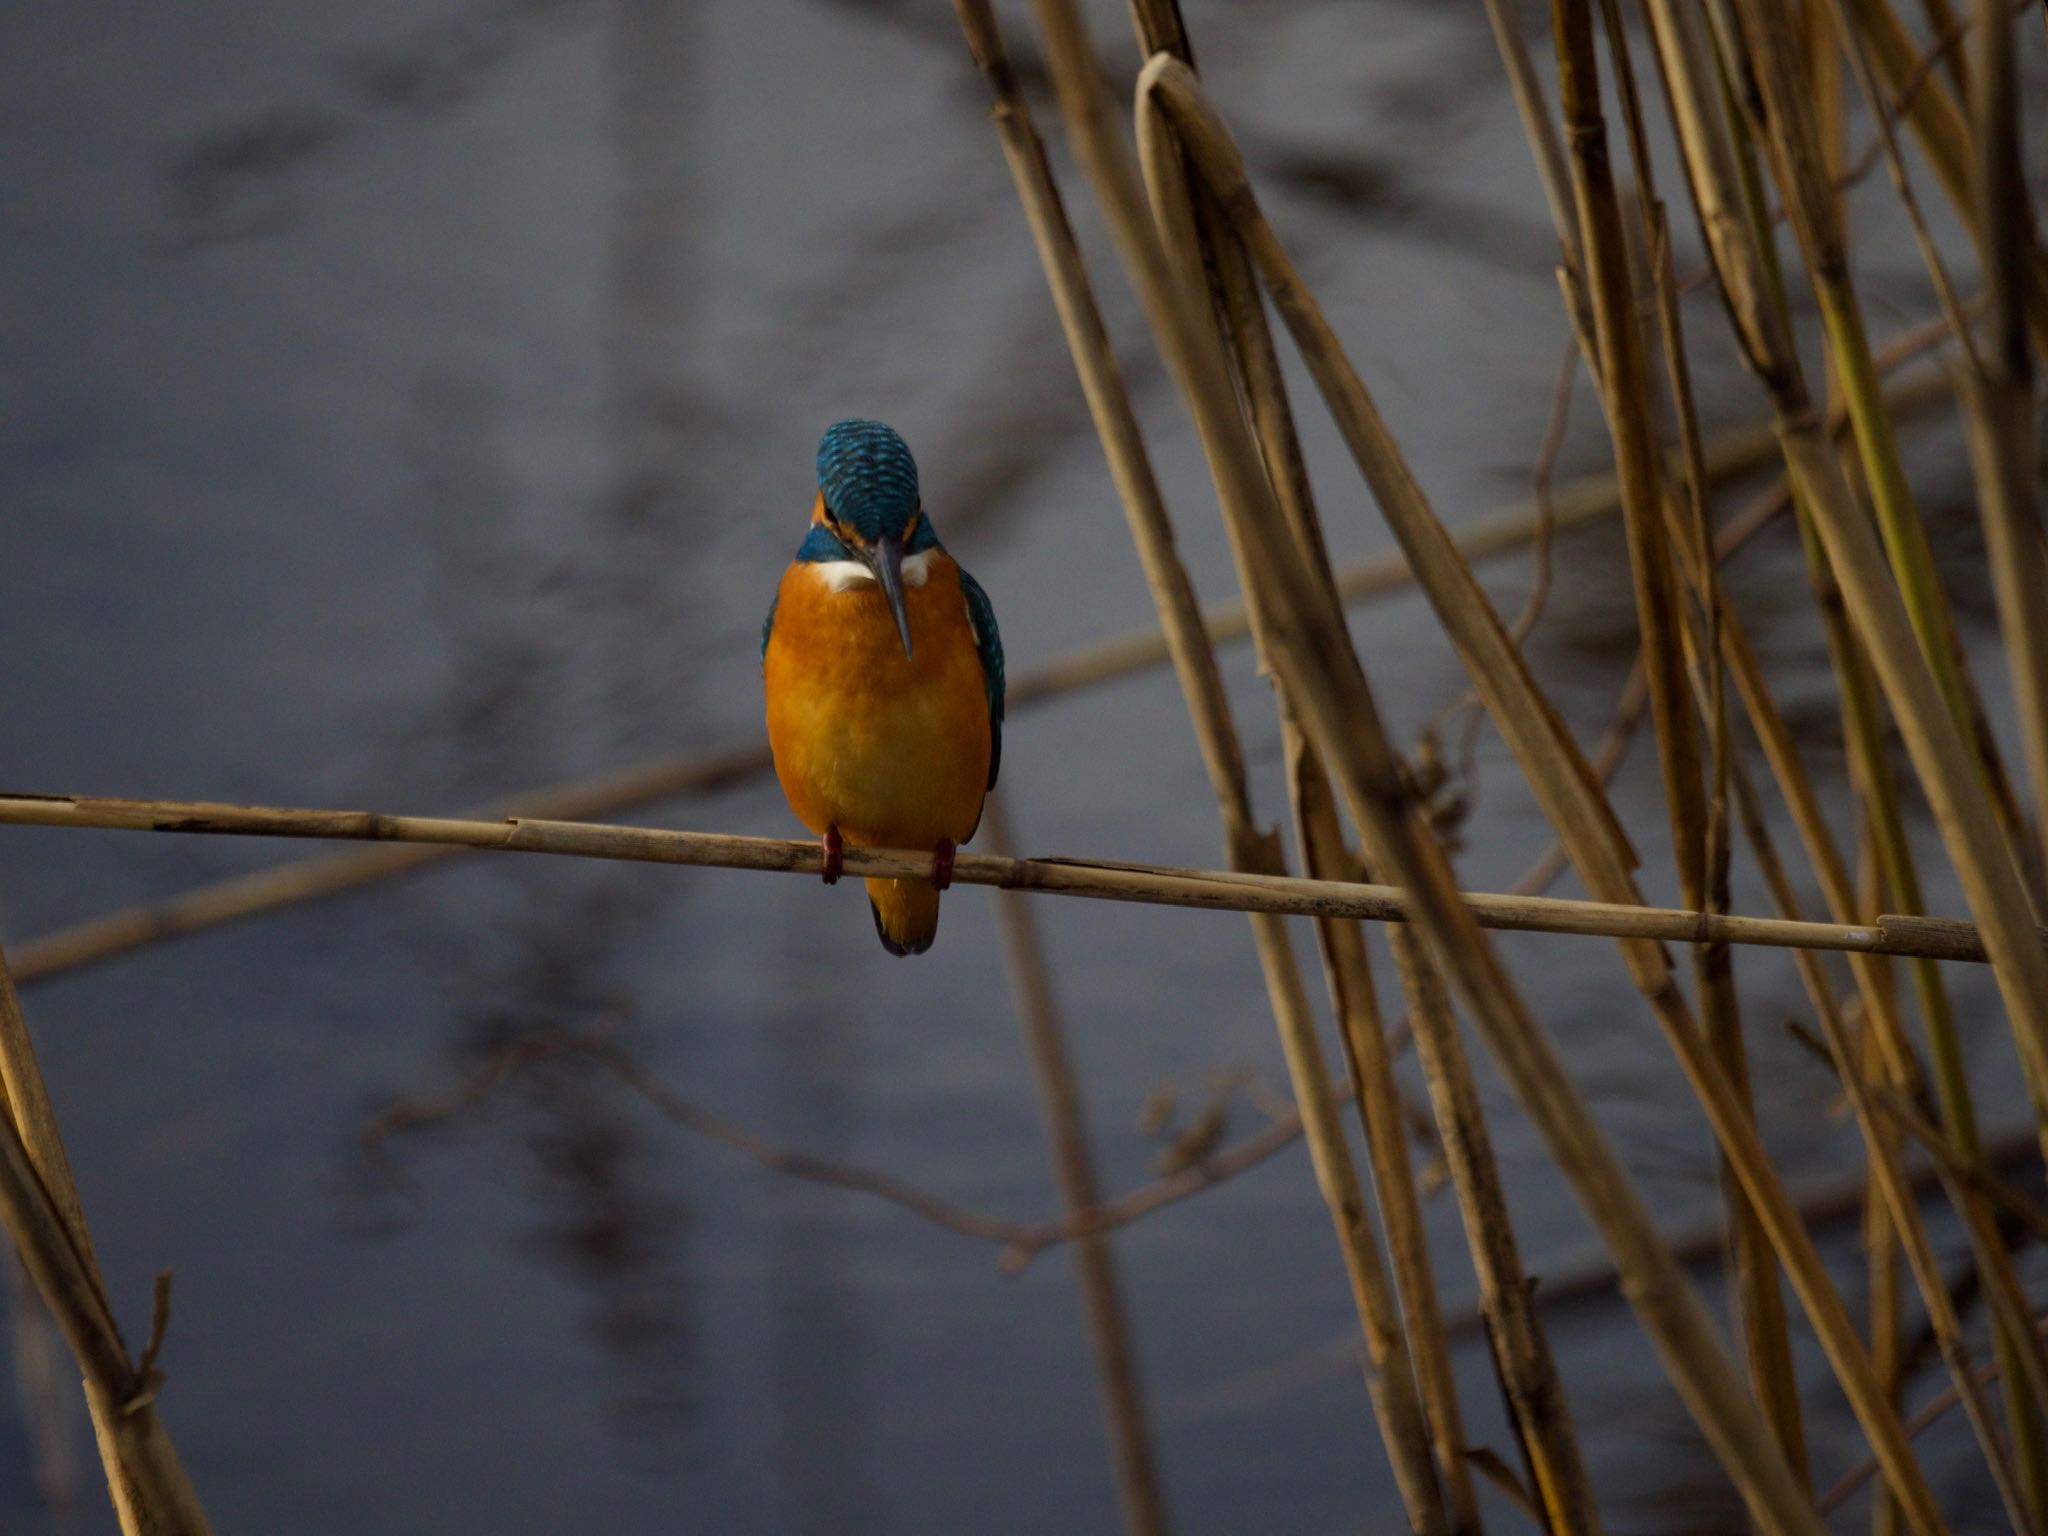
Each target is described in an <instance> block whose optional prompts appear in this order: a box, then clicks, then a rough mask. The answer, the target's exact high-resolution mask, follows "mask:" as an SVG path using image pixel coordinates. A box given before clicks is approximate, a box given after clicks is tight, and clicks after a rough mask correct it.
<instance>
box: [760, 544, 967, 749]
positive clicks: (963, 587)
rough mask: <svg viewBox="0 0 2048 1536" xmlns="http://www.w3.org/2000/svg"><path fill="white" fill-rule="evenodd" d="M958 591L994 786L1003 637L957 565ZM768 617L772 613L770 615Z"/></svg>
mask: <svg viewBox="0 0 2048 1536" xmlns="http://www.w3.org/2000/svg"><path fill="white" fill-rule="evenodd" d="M960 591H961V593H962V594H963V595H964V596H965V597H966V599H967V622H968V623H969V624H970V625H972V626H973V628H974V648H975V649H976V650H977V651H979V652H980V653H981V680H982V684H983V686H984V687H986V688H987V689H988V787H989V788H990V789H994V788H995V787H996V770H997V769H999V768H1001V767H1002V765H1003V637H1002V635H1001V633H1000V632H999V631H998V630H997V629H996V611H995V609H994V607H992V606H991V605H990V603H989V600H988V594H987V593H986V592H984V591H982V590H981V583H980V582H978V581H976V580H975V579H974V578H973V577H972V576H970V575H968V574H967V571H966V569H965V568H964V567H962V568H961V569H960ZM771 617H772V615H771Z"/></svg>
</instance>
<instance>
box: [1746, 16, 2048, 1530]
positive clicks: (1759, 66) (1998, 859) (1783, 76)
mask: <svg viewBox="0 0 2048 1536" xmlns="http://www.w3.org/2000/svg"><path fill="white" fill-rule="evenodd" d="M1739 27H1743V29H1749V31H1747V33H1745V37H1747V45H1749V49H1751V57H1753V59H1755V61H1753V66H1751V68H1753V70H1755V72H1757V76H1759V82H1757V94H1759V98H1761V100H1759V106H1761V117H1763V121H1765V123H1767V125H1769V127H1772V133H1774V145H1776V162H1778V172H1780V178H1782V182H1784V184H1786V190H1788V203H1790V205H1792V213H1794V223H1796V225H1798V229H1800V236H1802V246H1804V248H1806V252H1808V258H1810V264H1812V266H1817V268H1819V270H1821V272H1827V270H1829V268H1827V262H1835V266H1833V268H1831V270H1833V276H1831V279H1827V281H1829V287H1831V289H1833V293H1835V295H1837V299H1835V303H1833V330H1831V334H1835V336H1837V338H1839V340H1841V342H1843V344H1845V346H1847V352H1841V350H1837V356H1839V358H1843V360H1845V365H1847V367H1845V381H1847V385H1849V393H1851V403H1853V395H1855V391H1858V383H1855V377H1853V373H1855V360H1853V348H1855V334H1853V309H1849V305H1845V303H1843V301H1841V291H1843V289H1845V272H1841V268H1839V225H1833V223H1831V207H1829V199H1825V197H1823V195H1821V193H1819V190H1817V186H1815V180H1817V176H1815V156H1817V152H1815V147H1812V141H1810V127H1808V125H1806V123H1804V119H1802V117H1800V106H1802V102H1800V96H1798V90H1796V88H1794V86H1792V82H1790V78H1788V72H1786V68H1784V59H1782V57H1763V59H1757V49H1765V51H1767V49H1769V47H1772V45H1782V41H1784V37H1782V31H1780V33H1772V31H1769V29H1767V18H1761V16H1759V14H1755V10H1753V8H1745V12H1743V16H1741V18H1739ZM1735 37H1737V31H1735V27H1731V29H1729V39H1731V41H1733V39H1735ZM1817 256H1819V260H1815V258H1817ZM1731 274H1733V276H1735V279H1739V281H1743V283H1749V285H1753V289H1751V293H1753V295H1755V299H1757V305H1759V307H1763V305H1765V299H1763V291H1765V287H1767V285H1765V283H1763V281H1761V279H1763V274H1761V272H1759V268H1757V264H1753V262H1749V260H1747V254H1745V252H1743V250H1741V246H1739V242H1737V246H1735V250H1733V256H1731V272H1724V283H1726V281H1729V276H1731ZM1849 301H1851V303H1853V293H1851V295H1849ZM1745 344H1747V346H1749V350H1751V358H1753V360H1761V362H1763V365H1765V367H1763V369H1759V373H1761V375H1763V377H1765V381H1767V383H1769V385H1772V391H1774V397H1776V399H1778V401H1780V410H1782V414H1784V418H1786V422H1788V459H1790V457H1794V455H1804V459H1806V473H1808V487H1806V494H1808V500H1810V504H1812V510H1815V512H1819V514H1821V516H1819V518H1817V528H1815V532H1817V537H1819V539H1821V541H1825V543H1827V545H1829V549H1827V555H1829V561H1831V563H1833V565H1835V573H1837V578H1841V584H1843V588H1845V596H1847V598H1849V602H1851V606H1855V608H1858V618H1860V621H1862V627H1864V631H1866V639H1870V641H1872V649H1874V651H1876V657H1874V659H1876V662H1878V668H1880V674H1888V676H1884V682H1886V686H1888V690H1890V692H1892V702H1894V709H1901V705H1903V702H1907V700H1903V690H1913V688H1919V690H1921V696H1919V702H1921V707H1923V705H1925V700H1927V694H1925V688H1927V684H1929V682H1931V678H1927V676H1925V672H1921V674H1919V678H1915V676H1913V674H1911V670H1909V657H1905V655H1901V647H1898V631H1896V629H1892V637H1890V641H1888V645H1890V651H1886V639H1884V635H1882V631H1880V633H1872V618H1870V614H1872V610H1874V608H1878V610H1882V608H1884V604H1886V602H1888V604H1890V612H1880V614H1878V621H1876V623H1880V625H1886V623H1896V621H1898V618H1903V616H1905V614H1903V612H1901V610H1898V594H1896V592H1892V590H1890V588H1888V582H1884V580H1882V575H1880V569H1882V565H1880V561H1872V559H1870V555H1874V553H1876V551H1874V549H1872V547H1870V545H1872V541H1870V539H1868V530H1866V528H1864V526H1862V524H1860V522H1858V514H1855V512H1853V506H1851V504H1849V496H1847V485H1845V483H1843V481H1841V477H1839V469H1837V467H1835V465H1833V463H1831V461H1829V463H1823V461H1821V455H1817V453H1815V451H1812V442H1810V438H1808V436H1804V434H1800V436H1798V438H1794V432H1800V428H1798V426H1794V422H1796V420H1798V416H1800V408H1802V406H1804V391H1802V385H1800V383H1798V377H1796V362H1792V360H1790V350H1788V348H1782V346H1769V344H1767V342H1765V340H1763V336H1761V328H1757V334H1753V336H1749V338H1745ZM1866 446H1868V438H1866ZM1866 463H1870V457H1868V455H1866ZM1794 469H1798V465H1794ZM1874 469H1876V473H1882V467H1880V465H1874ZM1829 471H1835V473H1833V479H1829ZM1819 498H1829V502H1827V504H1825V506H1823V504H1821V502H1819ZM1858 545H1862V549H1858ZM1841 547H1847V553H1843V549H1841ZM1845 559H1853V561H1860V563H1862V565H1864V573H1862V592H1858V590H1855V586H1858V582H1855V580H1853V578H1849V573H1847V571H1845V569H1843V563H1845ZM1837 666H1839V672H1841V676H1843V682H1845V688H1843V698H1845V705H1847V707H1849V711H1851V741H1855V743H1858V754H1855V756H1858V760H1860V762H1862V764H1864V780H1866V793H1872V791H1874V805H1876V807H1878V827H1880V834H1882V836H1880V848H1882V850H1884V854H1886V862H1888V864H1890V868H1888V874H1890V877H1892V881H1894V899H1898V897H1901V895H1903V893H1911V891H1909V887H1911V862H1909V858H1907V854H1905V838H1903V827H1898V821H1896V809H1894V807H1896V801H1894V797H1890V793H1888V782H1886V778H1884V774H1886V768H1884V764H1882V743H1880V741H1878V739H1876V723H1874V707H1872V702H1870V700H1866V698H1860V696H1858V694H1860V690H1855V688H1851V686H1849V684H1851V680H1853V678H1855V672H1858V666H1855V662H1853V659H1849V657H1843V655H1841V653H1839V651H1837ZM1952 702H1954V698H1952V696H1950V698H1948V700H1944V705H1952ZM1907 707H1911V702H1907ZM1901 725H1903V727H1905V729H1907V733H1909V745H1911V735H1913V731H1915V727H1919V731H1921V735H1923V737H1927V735H1929V733H1931V735H1933V739H1931V741H1927V739H1923V741H1921V743H1919V748H1917V750H1915V762H1917V766H1919V768H1921V778H1923V782H1925V784H1927V788H1929V795H1931V797H1942V795H1946V799H1948V801H1950V807H1948V811H1950V815H1944V813H1942V807H1939V805H1937V817H1942V819H1944V823H1946V825H1944V831H1946V834H1948V842H1950V846H1952V850H1954V852H1956V854H1958V864H1972V868H1968V870H1966V872H1964V879H1966V881H1972V879H1974V881H1976V901H1978V903H1982V901H1985V899H1987V897H1989V899H2003V901H2007V903H2015V905H2019V907H2021V909H2023V903H2025V891H2023V885H2021V883H2019V877H2017V870H2015V868H2013V866H2011V864H2009V860H2007V858H2005V856H2003V850H2001V848H1999V846H1997V844H1999V836H1997V829H1995V827H1993V825H1989V817H1985V815H1982V807H1978V805H1974V803H1972V797H1968V795H1958V793H1956V791H1958V784H1962V786H1966V784H1968V776H1966V774H1968V772H1970V770H1968V766H1964V764H1958V762H1956V754H1958V752H1964V743H1962V739H1956V737H1952V739H1950V741H1942V731H1939V725H1942V721H1931V723H1929V721H1927V719H1925V715H1923V719H1921V721H1915V723H1909V721H1907V719H1905V715H1903V713H1901ZM1935 754H1944V756H1946V762H1944V760H1939V758H1937V756H1935ZM1958 768H1962V774H1964V776H1960V778H1958V776H1956V772H1958ZM1958 805H1960V809H1962V811H1964V813H1974V815H1976V825H1974V827H1964V829H1962V831H1960V836H1962V838H1974V844H1976V846H1974V848H1970V846H1958V827H1956V825H1954V813H1956V809H1958ZM1987 881H1991V883H1999V881H2003V895H1999V897H1993V895H1991V889H1989V887H1987ZM2013 915H2015V913H2013V907H2011V905H2009V907H2007V922H2011V920H2013ZM2038 958H2040V956H2038V952H2034V954H2028V952H2025V950H2021V952H2019V956H2017V965H2028V963H2030V961H2038ZM1919 981H1921V991H1923V1006H1925V1012H1927V1022H1929V1038H1931V1040H1933V1044H1935V1065H1937V1081H1939V1083H1942V1090H1944V1108H1946V1112H1948V1116H1950V1126H1952V1133H1954V1135H1958V1137H1960V1139H1964V1141H1968V1130H1970V1120H1968V1096H1966V1085H1964V1079H1962V1063H1960V1051H1958V1049H1956V1042H1954V1030H1952V1022H1950V1020H1948V1010H1946V993H1942V989H1939V983H1937V979H1933V977H1931V975H1923V977H1919ZM2001 985H2005V989H2007V1004H2009V1008H2013V993H2015V991H2017V993H2019V999H2021V1006H2019V1008H2013V1022H2015V1030H2017V1032H2019V1036H2021V1038H2019V1049H2021V1057H2023V1061H2025V1065H2028V1071H2030V1077H2032V1079H2034V1081H2038V1071H2040V1061H2038V1057H2040V1053H2038V1049H2032V1042H2030V1040H2028V1028H2030V1024H2028V1020H2025V1016H2023V1012H2021V1008H2023V1006H2025V999H2028V995H2030V993H2032V997H2034V999H2040V997H2042V993H2040V991H2038V989H2036V983H2032V981H2017V983H2015V981H2013V979H2011V977H2005V979H2001ZM2034 1028H2038V1022H2036V1024H2034ZM1970 1206H1974V1200H1972V1202H1966V1204H1964V1217H1966V1225H1968V1229H1970V1231H1972V1235H1974V1237H1976V1239H1978V1247H1980V1249H1985V1243H1982V1237H1985V1235H1987V1231H1989V1227H1987V1225H1985V1223H1982V1221H1980V1212H1976V1210H1972V1208H1970ZM1987 1262H1989V1264H1991V1268H1993V1270H1997V1272H1999V1278H2001V1282H2003V1280H2007V1278H2009V1266H2007V1264H2005V1262H2003V1253H1999V1251H1997V1243H1995V1241H1993V1243H1991V1245H1989V1253H1987ZM2001 1333H2003V1335H2005V1337H2003V1339H2001V1348H2009V1346H2011V1329H2009V1327H2003V1329H2001ZM2011 1419H2013V1425H2015V1432H2017V1454H2019V1460H2021V1466H2023V1470H2025V1483H2028V1487H2030V1489H2034V1487H2038V1468H2040V1454H2038V1448H2036V1434H2034V1411H2032V1405H2030V1403H2025V1399H2023V1397H2015V1399H2013V1403H2011Z"/></svg>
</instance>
